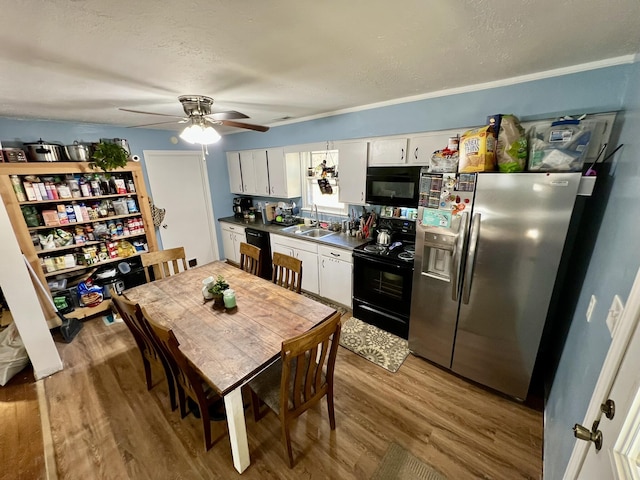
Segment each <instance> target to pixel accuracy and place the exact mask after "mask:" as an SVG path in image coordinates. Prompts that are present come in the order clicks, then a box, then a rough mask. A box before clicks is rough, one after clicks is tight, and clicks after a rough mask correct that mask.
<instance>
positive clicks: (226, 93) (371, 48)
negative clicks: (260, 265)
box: [0, 0, 640, 129]
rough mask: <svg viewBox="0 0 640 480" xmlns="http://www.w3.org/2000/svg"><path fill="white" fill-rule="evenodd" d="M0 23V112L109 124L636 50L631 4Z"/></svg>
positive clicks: (15, 10) (129, 7)
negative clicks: (190, 106)
mask: <svg viewBox="0 0 640 480" xmlns="http://www.w3.org/2000/svg"><path fill="white" fill-rule="evenodd" d="M0 22H1V26H0V116H6V117H19V118H45V119H59V120H72V121H81V122H95V123H107V124H115V125H123V126H130V125H137V124H145V123H151V122H155V121H161V120H163V119H162V118H161V117H157V116H148V115H139V114H133V113H127V112H121V111H119V110H118V107H124V108H130V109H137V110H145V111H151V112H158V113H166V114H176V115H180V114H182V108H181V105H180V104H179V103H178V101H177V96H178V95H184V94H198V95H207V96H211V97H213V98H214V99H215V105H214V109H217V110H228V109H233V110H238V111H240V112H243V113H245V114H247V115H249V117H250V119H247V120H246V121H247V122H250V123H258V124H263V125H274V124H277V123H278V122H279V121H280V120H281V119H283V118H287V117H293V118H304V117H308V116H313V115H318V114H325V113H328V112H334V111H337V110H342V109H347V108H352V107H358V106H362V105H369V104H373V103H378V102H385V101H391V100H394V99H399V98H403V97H409V96H416V95H422V94H428V93H430V92H435V91H440V90H445V89H451V88H456V87H464V86H466V85H474V84H479V83H484V82H490V81H495V80H500V79H505V78H510V77H515V76H521V75H528V74H534V73H536V72H542V71H547V70H552V69H557V68H562V67H568V66H574V65H579V64H583V63H588V62H597V61H602V60H605V59H611V58H614V57H620V56H625V55H632V54H635V53H636V52H638V51H639V50H640V48H639V47H640V0H609V1H604V2H603V1H601V0H413V1H410V0H396V1H378V0H277V1H276V0H272V1H266V0H234V1H225V0H178V1H176V0H173V1H165V0H109V1H105V0H47V1H42V0H14V1H13V2H5V5H3V8H2V14H1V21H0ZM163 128H167V129H177V127H176V126H175V125H172V124H170V125H167V126H164V127H163Z"/></svg>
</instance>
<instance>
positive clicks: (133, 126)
mask: <svg viewBox="0 0 640 480" xmlns="http://www.w3.org/2000/svg"><path fill="white" fill-rule="evenodd" d="M185 122H186V121H182V120H169V121H167V122H156V123H145V124H142V125H131V126H130V127H127V128H138V127H150V126H152V125H165V124H167V123H185Z"/></svg>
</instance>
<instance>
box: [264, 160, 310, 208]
mask: <svg viewBox="0 0 640 480" xmlns="http://www.w3.org/2000/svg"><path fill="white" fill-rule="evenodd" d="M266 157H267V165H268V169H269V176H268V181H269V196H271V197H278V198H295V197H299V196H300V195H301V194H302V184H301V181H300V155H299V154H298V153H287V154H286V155H285V153H284V149H282V148H269V149H267V151H266Z"/></svg>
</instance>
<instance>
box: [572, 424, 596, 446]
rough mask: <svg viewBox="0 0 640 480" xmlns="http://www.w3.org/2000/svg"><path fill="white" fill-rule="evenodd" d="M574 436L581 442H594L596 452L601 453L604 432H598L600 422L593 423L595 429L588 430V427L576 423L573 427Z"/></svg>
mask: <svg viewBox="0 0 640 480" xmlns="http://www.w3.org/2000/svg"><path fill="white" fill-rule="evenodd" d="M573 436H574V437H576V438H579V439H580V440H585V441H587V442H593V443H594V444H595V446H596V452H599V451H600V449H601V448H602V432H601V431H600V430H598V421H597V420H596V421H595V422H593V427H591V430H588V429H587V428H586V427H583V426H582V425H580V424H578V423H576V424H575V425H574V426H573Z"/></svg>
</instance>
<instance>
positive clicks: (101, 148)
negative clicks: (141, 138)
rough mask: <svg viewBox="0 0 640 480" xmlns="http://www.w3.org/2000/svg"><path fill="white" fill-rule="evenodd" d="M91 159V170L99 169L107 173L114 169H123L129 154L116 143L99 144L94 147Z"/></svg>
mask: <svg viewBox="0 0 640 480" xmlns="http://www.w3.org/2000/svg"><path fill="white" fill-rule="evenodd" d="M91 159H92V160H93V162H91V163H90V164H89V166H90V167H91V168H94V169H95V168H99V169H101V170H103V171H104V172H109V171H111V170H115V169H116V168H120V167H124V166H125V165H126V164H127V161H128V160H129V154H128V153H127V151H126V150H125V149H124V148H122V147H121V146H120V145H118V144H117V143H104V142H100V143H99V144H98V145H97V146H96V149H95V151H94V152H93V155H92V156H91Z"/></svg>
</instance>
